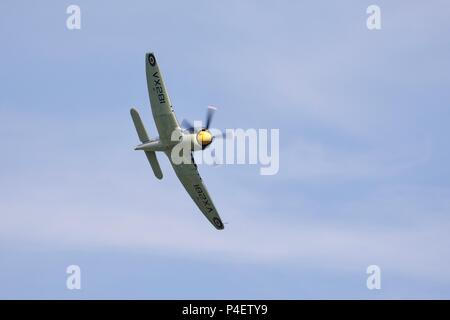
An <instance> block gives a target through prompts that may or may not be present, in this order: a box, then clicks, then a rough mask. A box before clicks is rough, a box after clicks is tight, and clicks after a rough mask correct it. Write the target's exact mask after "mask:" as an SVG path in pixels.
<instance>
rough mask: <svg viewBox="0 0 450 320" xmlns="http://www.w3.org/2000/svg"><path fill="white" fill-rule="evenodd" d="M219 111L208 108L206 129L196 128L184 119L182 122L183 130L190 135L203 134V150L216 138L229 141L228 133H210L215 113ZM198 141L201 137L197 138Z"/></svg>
mask: <svg viewBox="0 0 450 320" xmlns="http://www.w3.org/2000/svg"><path fill="white" fill-rule="evenodd" d="M216 111H217V108H216V107H214V106H208V109H207V110H206V121H205V127H202V128H198V127H197V128H196V127H195V126H194V125H193V124H192V122H190V121H189V120H186V119H184V120H183V121H182V122H181V128H182V129H183V130H184V131H185V132H188V133H198V134H199V135H200V134H201V137H200V140H201V144H202V146H203V149H204V148H206V147H207V146H208V145H209V144H211V142H212V141H213V140H214V139H215V138H223V139H227V138H228V135H227V133H226V132H221V133H218V134H214V135H213V134H212V133H211V132H210V131H209V127H210V125H211V121H212V119H213V117H214V113H215V112H216ZM197 139H199V137H197Z"/></svg>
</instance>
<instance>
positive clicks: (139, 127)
mask: <svg viewBox="0 0 450 320" xmlns="http://www.w3.org/2000/svg"><path fill="white" fill-rule="evenodd" d="M130 113H131V118H132V119H133V123H134V126H135V128H136V132H137V134H138V136H139V140H140V141H141V142H142V143H147V142H149V141H150V139H149V137H148V134H147V131H146V130H145V127H144V123H143V122H142V120H141V117H140V116H139V112H138V111H137V110H136V109H134V108H131V110H130ZM145 155H146V156H147V159H148V162H150V166H151V167H152V170H153V173H154V174H155V177H156V178H158V179H162V177H163V174H162V171H161V167H160V166H159V162H158V158H156V153H155V152H154V151H145Z"/></svg>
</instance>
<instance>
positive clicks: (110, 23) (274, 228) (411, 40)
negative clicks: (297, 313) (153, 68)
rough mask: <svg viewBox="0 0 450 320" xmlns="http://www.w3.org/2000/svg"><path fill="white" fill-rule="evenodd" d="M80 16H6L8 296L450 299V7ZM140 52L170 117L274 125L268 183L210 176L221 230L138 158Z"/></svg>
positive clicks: (40, 12)
mask: <svg viewBox="0 0 450 320" xmlns="http://www.w3.org/2000/svg"><path fill="white" fill-rule="evenodd" d="M72 3H75V2H67V1H58V2H51V1H40V2H39V3H34V2H24V1H2V2H1V4H0V15H1V19H0V41H1V48H2V49H1V51H0V58H1V72H0V87H1V94H0V134H1V137H2V138H1V139H0V150H1V157H0V218H1V223H0V298H39V299H40V298H63V299H73V298H82V299H88V298H125V299H133V298H153V299H162V298H176V299H182V298H187V299H189V298H211V299H215V298H287V299H302V298H363V299H379V298H388V299H391V298H450V273H449V272H448V270H450V249H449V248H450V246H449V244H450V233H449V229H450V216H449V215H450V184H449V181H450V179H449V178H450V170H449V166H448V163H449V162H450V152H449V143H448V136H449V135H450V129H449V126H448V121H449V119H450V108H449V104H448V102H449V100H450V99H449V98H450V91H449V90H448V88H449V85H450V62H449V56H450V43H449V42H448V39H447V38H448V36H447V35H448V33H449V31H450V19H449V15H450V5H449V4H448V3H447V2H446V1H429V2H427V3H425V2H413V3H411V2H410V1H396V2H395V3H393V2H392V1H377V2H369V1H340V2H339V3H332V2H330V1H305V2H300V1H281V2H277V4H276V5H275V4H274V3H273V2H269V1H194V2H192V1H191V2H186V1H165V2H153V1H135V2H133V5H132V6H130V4H126V3H125V2H123V3H118V2H114V3H111V2H110V1H95V2H93V1H77V2H76V4H78V5H79V6H80V7H81V14H82V28H81V30H78V31H69V30H67V29H66V18H67V14H66V8H67V6H68V5H70V4H72ZM373 3H376V4H377V5H379V6H380V7H381V13H382V29H381V30H379V31H369V30H368V29H367V28H366V17H367V14H366V8H367V6H368V5H370V4H373ZM148 51H154V52H155V53H156V55H157V58H158V60H159V63H160V66H161V68H162V71H163V73H164V77H165V82H166V85H167V87H168V90H169V94H170V96H171V100H172V103H173V105H174V109H175V111H176V113H177V117H178V119H179V120H181V119H183V118H189V119H191V120H194V119H202V118H203V116H204V112H205V108H206V106H207V105H208V104H214V105H218V106H220V108H219V111H218V112H217V114H216V117H215V119H214V125H215V126H216V127H218V128H267V129H270V128H279V129H280V171H279V173H278V174H277V175H275V176H261V175H259V167H258V166H250V165H241V166H236V165H234V166H233V165H232V166H226V165H224V166H218V167H209V166H206V165H202V166H200V172H201V174H202V176H203V179H204V181H205V183H206V185H207V186H208V189H209V191H210V193H211V195H212V196H213V199H214V201H215V204H216V206H217V207H218V209H219V212H220V214H221V216H222V218H223V220H224V221H225V222H227V225H226V229H225V231H223V232H217V231H216V230H215V229H214V228H212V227H211V226H210V225H209V224H208V222H207V221H206V219H204V218H203V217H202V216H201V213H200V212H199V211H198V210H197V209H196V207H195V205H194V204H193V203H192V201H191V200H190V199H189V198H188V196H187V194H186V193H185V191H184V190H183V189H182V187H181V185H180V183H179V182H178V181H177V179H176V176H175V174H174V173H173V172H172V169H171V167H170V166H169V164H168V161H167V159H165V158H163V157H159V159H160V163H161V167H162V170H163V173H164V175H165V176H164V179H163V180H162V181H158V180H156V179H155V178H154V177H153V174H152V172H151V169H150V167H149V165H148V163H147V161H146V159H145V157H144V156H143V154H140V153H138V152H135V151H133V147H134V146H135V145H136V144H137V143H138V139H137V136H136V133H135V131H134V128H133V125H132V122H131V119H130V117H129V108H130V107H132V106H136V107H137V108H138V109H140V111H141V113H142V117H143V118H144V121H145V122H146V124H147V127H148V130H149V132H150V134H151V135H156V132H155V127H154V124H153V120H152V118H151V112H150V109H149V102H148V96H147V90H146V83H145V70H144V54H145V52H148ZM71 264H77V265H79V266H80V267H81V270H82V290H80V291H69V290H67V289H66V287H65V282H66V277H67V275H66V273H65V269H66V267H67V266H68V265H71ZM371 264H376V265H379V266H380V268H381V271H382V288H381V290H378V291H377V290H372V291H371V290H368V289H367V288H366V277H367V275H366V268H367V266H368V265H371Z"/></svg>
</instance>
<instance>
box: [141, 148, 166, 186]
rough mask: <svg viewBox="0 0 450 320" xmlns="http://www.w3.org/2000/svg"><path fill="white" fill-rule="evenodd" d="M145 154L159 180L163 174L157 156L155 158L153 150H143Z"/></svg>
mask: <svg viewBox="0 0 450 320" xmlns="http://www.w3.org/2000/svg"><path fill="white" fill-rule="evenodd" d="M145 155H146V156H147V159H148V162H150V166H151V167H152V169H153V173H154V174H155V177H157V178H158V179H159V180H161V179H162V177H163V174H162V171H161V167H160V166H159V162H158V158H156V153H155V151H145Z"/></svg>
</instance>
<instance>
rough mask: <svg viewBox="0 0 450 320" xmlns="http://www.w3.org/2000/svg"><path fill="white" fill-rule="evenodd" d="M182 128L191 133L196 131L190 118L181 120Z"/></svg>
mask: <svg viewBox="0 0 450 320" xmlns="http://www.w3.org/2000/svg"><path fill="white" fill-rule="evenodd" d="M181 128H183V129H184V130H186V131H188V132H190V133H192V132H194V131H195V128H194V125H193V124H192V123H191V122H190V121H189V120H186V119H183V121H182V122H181Z"/></svg>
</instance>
